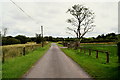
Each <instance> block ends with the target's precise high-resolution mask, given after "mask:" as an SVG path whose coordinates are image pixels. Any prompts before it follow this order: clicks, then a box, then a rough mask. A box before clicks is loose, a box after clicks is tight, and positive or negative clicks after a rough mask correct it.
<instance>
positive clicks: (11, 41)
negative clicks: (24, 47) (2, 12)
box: [2, 37, 21, 45]
mask: <svg viewBox="0 0 120 80" xmlns="http://www.w3.org/2000/svg"><path fill="white" fill-rule="evenodd" d="M20 43H21V42H20V40H18V39H15V38H9V37H3V38H2V45H11V44H20Z"/></svg>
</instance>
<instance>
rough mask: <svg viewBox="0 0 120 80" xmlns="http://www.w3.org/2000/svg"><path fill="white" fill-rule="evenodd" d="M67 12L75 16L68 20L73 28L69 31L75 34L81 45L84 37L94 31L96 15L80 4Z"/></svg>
mask: <svg viewBox="0 0 120 80" xmlns="http://www.w3.org/2000/svg"><path fill="white" fill-rule="evenodd" d="M67 12H68V13H70V14H71V15H72V16H73V18H71V19H68V20H67V22H68V23H71V24H72V26H73V27H67V29H68V30H69V31H73V32H74V33H75V35H76V37H77V39H78V42H79V43H80V41H81V40H82V38H83V36H84V35H85V34H86V33H87V32H90V31H92V30H93V29H94V27H95V25H94V18H95V15H94V13H93V11H92V10H90V9H89V8H87V7H86V6H83V5H79V4H78V5H74V6H72V8H71V9H68V11H67Z"/></svg>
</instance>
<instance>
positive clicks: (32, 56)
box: [2, 44, 49, 79]
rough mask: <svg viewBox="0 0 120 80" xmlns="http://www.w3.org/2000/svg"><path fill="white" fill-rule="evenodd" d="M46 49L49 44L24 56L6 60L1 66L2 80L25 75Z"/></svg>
mask: <svg viewBox="0 0 120 80" xmlns="http://www.w3.org/2000/svg"><path fill="white" fill-rule="evenodd" d="M48 49H49V44H48V45H45V46H44V47H39V48H37V49H36V50H34V51H32V52H29V54H26V55H25V56H17V57H15V58H11V59H9V60H6V62H5V63H4V64H3V65H2V68H3V72H2V73H3V75H2V77H3V79H11V78H21V77H22V75H23V74H25V73H26V72H27V71H28V70H29V69H30V68H31V66H32V65H33V64H34V63H35V62H36V61H37V60H38V59H40V58H41V57H42V56H43V55H44V54H45V52H46V51H47V50H48Z"/></svg>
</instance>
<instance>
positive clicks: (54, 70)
mask: <svg viewBox="0 0 120 80" xmlns="http://www.w3.org/2000/svg"><path fill="white" fill-rule="evenodd" d="M24 78H90V76H89V75H88V74H87V73H86V72H85V71H84V70H83V69H82V68H80V66H79V65H78V64H77V63H75V62H74V61H73V60H72V59H70V58H69V57H68V56H66V55H65V54H64V53H63V52H62V51H61V50H60V49H59V47H58V46H57V45H56V44H55V43H52V44H51V47H50V49H49V50H48V51H47V53H46V54H45V55H44V56H43V57H42V58H41V59H40V60H39V61H38V62H37V63H36V64H35V65H34V66H33V67H32V68H31V69H30V70H29V71H28V72H27V74H25V75H24Z"/></svg>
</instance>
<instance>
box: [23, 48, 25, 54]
mask: <svg viewBox="0 0 120 80" xmlns="http://www.w3.org/2000/svg"><path fill="white" fill-rule="evenodd" d="M23 55H24V56H25V47H23Z"/></svg>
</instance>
